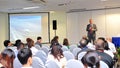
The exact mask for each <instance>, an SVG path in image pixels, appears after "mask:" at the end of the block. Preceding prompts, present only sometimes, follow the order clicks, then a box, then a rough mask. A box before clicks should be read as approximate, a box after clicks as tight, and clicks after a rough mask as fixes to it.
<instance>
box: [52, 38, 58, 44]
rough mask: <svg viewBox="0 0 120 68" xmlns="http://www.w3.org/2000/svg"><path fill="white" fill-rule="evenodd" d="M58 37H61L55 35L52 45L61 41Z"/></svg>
mask: <svg viewBox="0 0 120 68" xmlns="http://www.w3.org/2000/svg"><path fill="white" fill-rule="evenodd" d="M58 39H59V37H58V36H55V37H54V38H53V39H52V40H51V45H54V44H56V43H59V42H58Z"/></svg>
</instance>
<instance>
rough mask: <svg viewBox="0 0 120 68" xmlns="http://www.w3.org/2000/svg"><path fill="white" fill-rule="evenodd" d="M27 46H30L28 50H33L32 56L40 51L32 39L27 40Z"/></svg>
mask: <svg viewBox="0 0 120 68" xmlns="http://www.w3.org/2000/svg"><path fill="white" fill-rule="evenodd" d="M27 45H28V48H30V49H31V51H32V55H35V54H36V53H37V52H38V49H36V48H35V47H34V45H35V44H34V41H33V40H32V39H31V38H27Z"/></svg>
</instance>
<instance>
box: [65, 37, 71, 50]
mask: <svg viewBox="0 0 120 68" xmlns="http://www.w3.org/2000/svg"><path fill="white" fill-rule="evenodd" d="M63 45H65V46H67V48H68V49H69V48H70V47H69V46H70V44H69V42H68V39H67V38H64V40H63Z"/></svg>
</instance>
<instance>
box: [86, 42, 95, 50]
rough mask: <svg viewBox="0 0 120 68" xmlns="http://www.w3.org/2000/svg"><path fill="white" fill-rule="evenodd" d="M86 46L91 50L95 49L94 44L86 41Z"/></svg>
mask: <svg viewBox="0 0 120 68" xmlns="http://www.w3.org/2000/svg"><path fill="white" fill-rule="evenodd" d="M87 47H88V48H89V49H91V50H95V46H94V45H93V44H92V43H90V42H89V43H88V45H87Z"/></svg>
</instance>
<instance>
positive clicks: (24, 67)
mask: <svg viewBox="0 0 120 68" xmlns="http://www.w3.org/2000/svg"><path fill="white" fill-rule="evenodd" d="M21 68H32V67H21Z"/></svg>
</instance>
